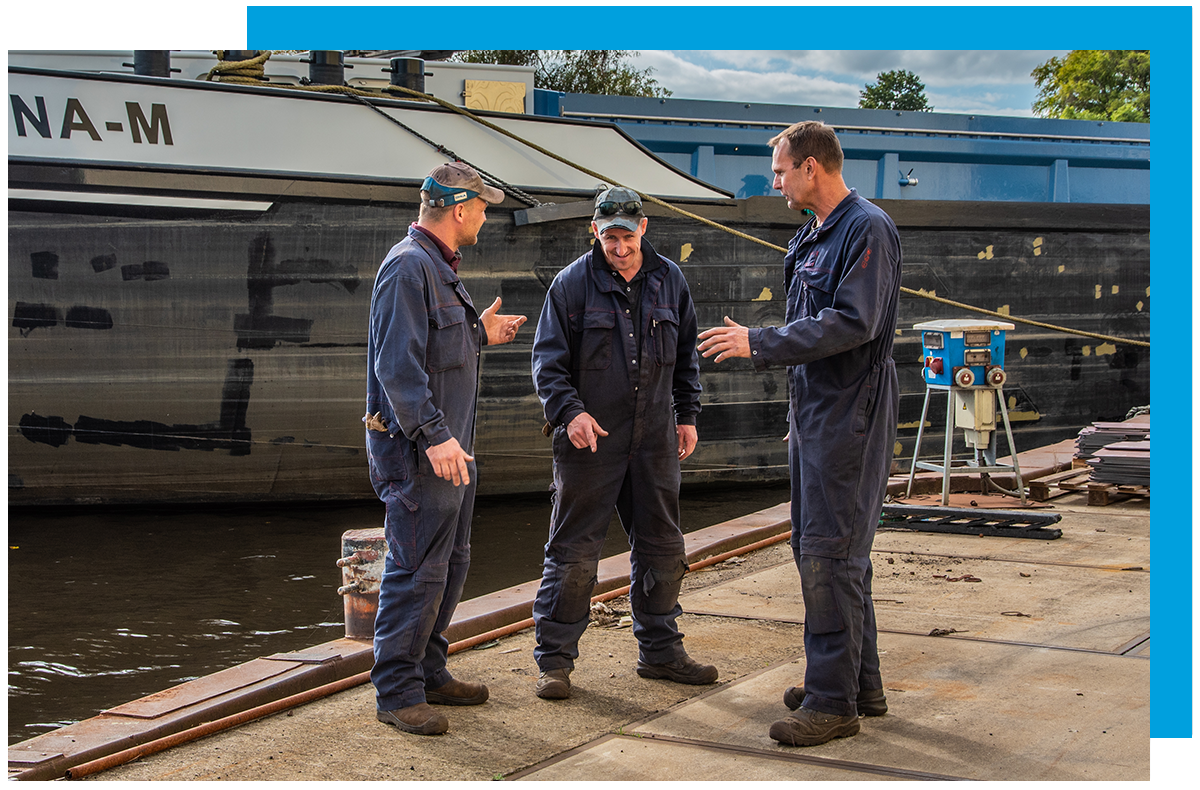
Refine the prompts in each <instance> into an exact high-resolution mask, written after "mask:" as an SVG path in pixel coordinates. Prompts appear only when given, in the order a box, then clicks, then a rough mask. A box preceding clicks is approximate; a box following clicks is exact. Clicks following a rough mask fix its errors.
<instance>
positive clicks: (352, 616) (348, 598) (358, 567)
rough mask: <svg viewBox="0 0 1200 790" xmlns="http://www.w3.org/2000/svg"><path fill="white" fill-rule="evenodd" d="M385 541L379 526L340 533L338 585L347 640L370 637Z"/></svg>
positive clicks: (377, 607)
mask: <svg viewBox="0 0 1200 790" xmlns="http://www.w3.org/2000/svg"><path fill="white" fill-rule="evenodd" d="M386 553H387V542H386V541H385V540H384V537H383V527H374V528H372V529H352V530H349V531H348V532H343V533H342V558H341V559H340V560H338V561H337V566H338V567H339V568H341V569H342V586H341V587H339V588H338V593H340V594H341V595H342V596H343V600H344V604H345V612H346V615H345V617H346V638H347V639H373V638H374V637H375V612H376V611H377V610H378V609H379V582H380V580H381V579H382V578H383V557H384V555H385V554H386Z"/></svg>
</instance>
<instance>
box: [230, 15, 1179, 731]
mask: <svg viewBox="0 0 1200 790" xmlns="http://www.w3.org/2000/svg"><path fill="white" fill-rule="evenodd" d="M597 10H599V9H597V8H593V7H580V6H529V7H522V6H501V7H484V6H470V7H462V6H460V7H454V6H450V7H420V6H404V7H392V6H386V7H385V6H340V7H339V6H248V7H247V9H246V20H247V42H248V46H249V47H251V48H254V49H389V48H394V47H395V46H396V44H397V42H398V41H399V42H403V45H404V46H406V47H408V48H411V49H497V48H501V47H507V48H512V49H518V48H524V49H536V48H551V47H553V48H560V49H588V48H595V47H597V46H607V47H613V48H622V49H633V50H647V49H718V50H720V49H724V50H728V49H762V48H768V47H770V46H771V45H773V44H776V45H777V44H781V43H789V44H792V43H794V44H797V45H803V44H808V45H809V46H813V47H819V48H820V49H895V48H896V47H897V45H898V44H899V43H900V42H901V40H902V42H903V46H904V48H905V49H932V50H936V49H962V48H964V46H969V47H970V48H972V49H981V48H986V47H987V46H988V45H989V44H990V45H992V46H993V47H994V48H995V49H1048V50H1071V49H1149V50H1150V51H1151V59H1152V62H1153V65H1154V95H1155V96H1157V97H1159V100H1158V101H1156V102H1155V103H1154V127H1153V149H1154V153H1155V154H1156V157H1155V158H1154V159H1153V160H1152V161H1151V166H1150V167H1151V170H1150V183H1151V186H1150V199H1151V206H1152V207H1153V208H1152V211H1151V220H1150V228H1151V238H1152V239H1153V243H1152V246H1151V253H1150V272H1151V282H1152V286H1151V287H1152V290H1153V291H1154V297H1155V303H1154V310H1153V311H1152V313H1151V320H1150V326H1151V334H1152V337H1153V338H1154V340H1155V341H1157V342H1155V343H1154V344H1153V346H1152V348H1151V363H1152V364H1151V375H1150V384H1151V391H1152V393H1153V405H1154V407H1155V412H1156V413H1157V415H1158V417H1157V418H1156V419H1155V422H1156V424H1157V425H1159V426H1169V428H1170V431H1169V432H1167V431H1166V430H1165V429H1164V430H1163V432H1162V433H1160V434H1159V435H1158V436H1157V437H1156V441H1155V452H1156V453H1157V455H1156V456H1155V458H1154V465H1153V469H1152V471H1151V482H1152V488H1153V490H1154V491H1155V496H1154V497H1153V498H1152V499H1151V506H1150V507H1151V510H1150V512H1151V520H1152V523H1153V524H1154V528H1155V535H1154V538H1153V540H1152V541H1151V551H1150V553H1151V565H1152V567H1153V575H1152V578H1151V602H1152V606H1151V629H1152V633H1153V634H1154V640H1153V642H1154V659H1153V663H1152V666H1151V681H1150V698H1151V709H1152V717H1151V723H1150V735H1151V737H1153V738H1190V737H1191V735H1192V711H1191V705H1190V701H1191V699H1192V688H1191V686H1192V680H1191V679H1192V655H1191V642H1192V615H1193V612H1192V603H1191V601H1192V567H1191V556H1192V534H1191V531H1192V530H1191V478H1192V473H1191V472H1192V460H1191V442H1190V438H1191V436H1192V419H1191V406H1192V392H1191V381H1190V371H1191V365H1190V363H1191V362H1192V360H1193V356H1192V304H1191V292H1192V243H1191V241H1192V198H1191V195H1192V103H1191V97H1192V37H1191V30H1192V9H1191V8H1190V7H1186V6H1174V7H1162V6H1160V7H1133V6H1129V7H1118V6H1094V7H1083V6H1077V7H1043V8H1039V7H970V8H967V7H946V6H930V7H871V8H846V7H841V8H835V7H816V8H814V7H805V6H791V7H781V6H770V7H745V6H694V7H680V6H672V7H665V6H653V7H631V8H629V9H626V11H627V12H628V15H627V16H626V17H625V18H626V19H627V21H628V22H629V24H621V25H612V24H598V23H597V22H598V17H597V13H596V12H597ZM605 10H607V11H611V10H612V9H611V7H609V8H606V9H605ZM548 18H552V19H553V22H554V23H553V26H552V30H553V32H552V33H548V32H546V29H547V27H548V26H547V25H545V24H542V23H541V22H540V21H539V20H541V21H544V20H546V19H548ZM605 18H607V19H608V20H610V21H611V19H612V18H613V17H612V16H611V14H609V15H607V16H606V17H605Z"/></svg>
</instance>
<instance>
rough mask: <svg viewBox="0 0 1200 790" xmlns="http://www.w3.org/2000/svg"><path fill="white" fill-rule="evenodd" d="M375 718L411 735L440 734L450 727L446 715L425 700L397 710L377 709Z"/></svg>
mask: <svg viewBox="0 0 1200 790" xmlns="http://www.w3.org/2000/svg"><path fill="white" fill-rule="evenodd" d="M375 718H377V719H379V720H380V721H381V722H383V723H384V724H390V725H392V726H393V727H398V728H400V729H402V730H404V731H405V732H411V733H412V734H413V735H441V734H442V733H443V732H445V731H446V730H448V729H450V722H449V721H448V720H447V719H446V717H445V716H443V715H442V714H440V713H438V712H437V711H436V710H434V709H433V708H431V707H429V704H428V703H426V702H420V703H417V704H416V705H409V706H408V707H407V708H400V709H399V710H377V711H375Z"/></svg>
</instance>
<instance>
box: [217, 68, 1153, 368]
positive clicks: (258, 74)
mask: <svg viewBox="0 0 1200 790" xmlns="http://www.w3.org/2000/svg"><path fill="white" fill-rule="evenodd" d="M270 56H271V53H270V52H269V51H267V52H262V53H260V54H259V55H258V56H257V57H255V58H251V59H250V60H243V61H233V62H228V63H226V62H224V61H222V62H219V63H218V64H217V65H216V66H214V67H213V69H212V71H210V72H208V73H207V74H205V75H201V76H202V77H204V78H205V79H209V80H211V79H212V78H213V76H217V75H218V73H219V78H220V79H221V80H222V81H231V82H253V83H258V84H261V82H262V74H263V64H264V63H266V61H267V59H268V58H269V57H270ZM218 57H220V53H219V52H218ZM226 75H228V76H226ZM273 87H278V86H273ZM282 87H288V88H299V89H302V90H311V91H318V92H327V93H342V94H353V95H358V96H378V95H379V94H380V92H379V91H371V90H361V89H359V88H351V87H349V86H344V85H286V84H285V85H282ZM384 93H385V95H386V93H399V94H404V95H405V96H407V97H410V98H413V99H417V100H420V101H427V102H434V103H436V104H439V105H441V106H443V107H445V108H447V109H449V110H452V111H454V112H456V113H458V114H459V115H462V116H465V117H467V118H469V119H471V120H472V121H474V122H475V123H478V124H479V125H481V126H484V127H486V128H488V129H491V130H492V131H494V132H496V133H498V134H502V135H504V136H505V137H508V138H510V139H512V140H515V141H516V142H519V143H521V144H522V145H525V146H528V147H529V148H532V149H533V150H535V151H537V152H538V153H540V154H542V155H544V156H548V157H550V158H551V159H553V160H555V161H557V162H561V163H563V164H565V165H567V166H568V167H573V168H575V169H576V170H578V171H580V172H581V173H584V174H586V175H589V176H591V177H592V178H595V179H597V180H599V181H602V182H604V183H606V184H611V185H612V186H620V187H624V186H625V185H624V184H621V183H619V182H617V181H615V180H613V179H611V178H609V177H608V176H606V175H604V174H603V173H597V172H596V171H594V170H591V169H589V168H586V167H584V166H583V165H581V164H578V163H577V162H572V161H570V160H569V159H566V158H565V157H562V156H559V155H558V154H556V153H554V152H553V151H550V150H547V149H545V148H543V147H542V146H540V145H538V144H537V143H534V142H531V141H529V140H526V139H525V138H523V137H520V136H518V135H516V134H513V133H512V132H510V131H508V130H507V129H504V128H502V127H500V126H497V125H496V124H494V123H491V122H489V121H487V120H484V119H483V118H480V117H479V116H478V115H475V114H474V113H472V112H470V111H469V110H467V109H465V108H463V107H459V106H457V105H455V104H452V103H450V102H448V101H445V100H444V99H440V98H438V97H436V96H433V95H430V94H427V93H421V92H419V91H415V90H412V89H411V88H405V87H402V86H400V85H388V86H387V87H386V88H384ZM625 188H626V189H630V190H631V191H633V192H636V193H637V194H638V195H639V196H641V198H642V199H643V200H646V201H648V202H650V203H654V204H655V205H657V206H661V207H663V208H665V209H667V210H668V211H673V212H675V213H676V214H680V215H682V216H685V217H687V218H688V219H692V220H695V221H697V222H700V223H703V224H705V225H708V226H709V227H712V228H716V229H717V230H720V231H724V232H725V233H729V234H731V235H733V236H737V237H738V238H741V239H745V240H746V241H751V242H754V243H755V244H761V245H763V246H764V247H769V248H770V249H773V250H777V251H779V252H782V253H786V252H787V248H786V247H780V246H779V245H778V244H772V243H771V242H769V241H766V240H764V239H760V238H758V237H756V236H751V235H750V234H748V233H743V232H742V231H740V230H736V229H734V228H731V227H729V226H727V225H722V224H721V223H719V222H714V221H713V220H710V219H707V218H706V217H702V216H700V215H699V214H694V213H692V212H691V211H687V210H685V209H682V208H679V207H678V206H674V205H671V204H670V203H667V202H666V201H664V200H660V199H658V198H656V197H654V196H653V195H648V194H645V193H643V192H640V191H638V190H636V189H633V188H632V187H625ZM900 292H901V293H905V294H908V295H910V296H919V297H921V298H923V299H929V300H932V301H934V302H938V303H939V304H944V305H949V306H952V307H956V308H958V309H960V310H968V311H971V312H975V313H982V314H984V315H990V316H994V317H996V318H1002V319H1004V320H1006V321H1014V322H1017V323H1021V324H1029V325H1030V326H1036V327H1041V328H1042V329H1049V330H1052V331H1055V332H1063V333H1065V334H1068V335H1078V336H1081V337H1089V338H1093V339H1095V340H1104V341H1108V342H1110V343H1122V344H1125V345H1130V346H1140V347H1143V348H1149V347H1150V343H1149V342H1147V341H1144V340H1131V339H1128V338H1121V337H1115V336H1113V335H1103V334H1098V333H1095V332H1085V331H1083V330H1079V329H1070V328H1068V327H1064V326H1057V325H1055V324H1047V323H1044V322H1042V321H1034V320H1032V319H1029V318H1020V317H1018V316H1014V315H1007V314H1005V313H1000V312H997V311H995V310H988V309H986V308H983V307H975V306H973V305H969V304H964V303H963V302H956V301H953V300H952V299H944V298H942V297H940V296H936V295H934V294H931V293H928V292H927V291H923V290H921V291H917V290H913V289H912V288H905V287H904V286H900Z"/></svg>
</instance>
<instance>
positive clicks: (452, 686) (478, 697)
mask: <svg viewBox="0 0 1200 790" xmlns="http://www.w3.org/2000/svg"><path fill="white" fill-rule="evenodd" d="M487 698H488V688H487V686H485V685H483V684H482V683H471V682H470V681H466V680H458V679H454V680H451V681H450V682H449V683H447V684H446V685H444V686H438V687H437V688H435V689H425V701H426V702H428V703H429V704H430V705H482V704H483V703H485V702H487Z"/></svg>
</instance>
